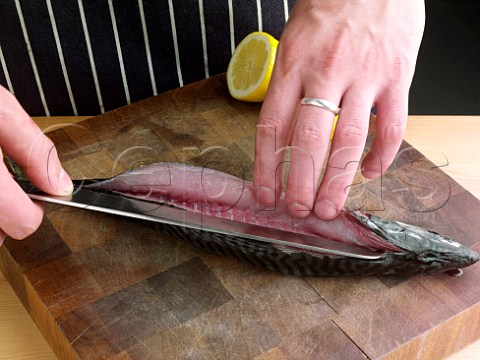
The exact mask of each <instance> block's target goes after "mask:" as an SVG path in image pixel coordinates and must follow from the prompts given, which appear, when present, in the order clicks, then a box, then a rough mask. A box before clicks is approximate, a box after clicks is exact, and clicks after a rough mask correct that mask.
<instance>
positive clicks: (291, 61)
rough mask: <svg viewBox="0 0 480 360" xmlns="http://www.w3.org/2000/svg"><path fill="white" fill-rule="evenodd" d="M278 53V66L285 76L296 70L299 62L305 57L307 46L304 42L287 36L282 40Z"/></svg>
mask: <svg viewBox="0 0 480 360" xmlns="http://www.w3.org/2000/svg"><path fill="white" fill-rule="evenodd" d="M278 55H279V62H278V66H277V68H278V69H279V71H281V73H282V75H283V76H285V75H287V74H290V73H292V72H294V71H296V69H297V68H298V66H299V63H300V62H302V60H303V58H304V57H305V48H304V45H303V43H302V42H300V41H296V40H295V39H290V37H287V38H286V39H285V40H284V41H283V42H280V45H279V49H278Z"/></svg>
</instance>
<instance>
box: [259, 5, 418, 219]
mask: <svg viewBox="0 0 480 360" xmlns="http://www.w3.org/2000/svg"><path fill="white" fill-rule="evenodd" d="M424 21H425V11H424V4H423V1H422V0H402V1H397V0H348V1H347V0H343V1H339V0H299V1H297V4H296V6H295V8H294V10H293V12H292V14H291V16H290V19H289V21H288V23H287V25H286V27H285V29H284V32H283V34H282V37H281V39H280V43H279V48H278V53H277V60H276V63H275V68H274V72H273V75H272V79H271V82H270V87H269V90H268V93H267V96H266V98H265V101H264V103H263V106H262V110H261V113H260V118H259V124H258V126H257V134H256V149H255V168H254V186H255V189H256V195H257V200H258V201H259V202H260V203H261V204H263V205H266V206H272V205H273V204H274V203H275V200H276V198H278V197H279V196H280V194H281V190H282V185H283V184H282V181H283V172H284V170H283V168H284V164H283V162H284V161H285V155H286V151H285V149H286V147H287V146H289V148H290V152H291V154H290V170H289V173H288V180H287V187H286V193H285V204H286V205H287V206H288V209H289V212H290V213H291V214H292V215H294V216H297V217H305V216H307V215H308V214H309V213H310V212H311V211H312V210H313V211H314V213H315V214H316V215H317V216H318V217H320V218H323V219H332V218H334V217H335V216H337V215H338V213H339V211H340V210H341V209H342V208H343V206H344V203H345V200H346V198H347V195H348V190H349V187H350V185H351V183H352V181H353V177H354V175H355V173H356V170H357V166H358V164H359V161H360V158H361V155H362V152H363V150H364V147H365V141H366V137H367V133H368V126H369V116H370V110H371V108H372V107H373V106H376V108H377V123H376V124H377V125H376V134H377V135H376V137H375V139H374V143H373V146H372V149H371V150H370V152H369V153H368V154H367V156H366V158H365V159H364V161H363V163H362V173H363V175H364V176H365V177H367V178H376V177H378V176H380V175H381V173H382V172H383V171H385V170H386V169H387V168H388V166H389V165H390V164H391V163H392V161H393V160H394V157H395V155H396V153H397V151H398V148H399V146H400V144H401V141H402V139H403V136H404V133H405V128H406V120H407V112H408V91H409V88H410V84H411V81H412V77H413V73H414V69H415V62H416V57H417V54H418V49H419V47H420V42H421V38H422V34H423V28H424ZM303 97H315V98H321V99H325V100H328V101H330V102H332V103H334V104H340V107H341V111H340V116H339V119H338V124H337V129H336V132H335V136H334V139H333V142H332V145H331V150H330V152H329V151H328V150H329V142H330V133H331V131H332V126H333V122H334V114H333V113H332V112H330V111H328V110H325V109H322V108H319V107H315V106H308V105H304V106H301V107H300V106H299V104H300V100H301V98H303ZM324 163H326V165H327V167H326V170H325V174H324V177H323V179H322V180H321V182H320V177H321V175H322V168H323V166H324Z"/></svg>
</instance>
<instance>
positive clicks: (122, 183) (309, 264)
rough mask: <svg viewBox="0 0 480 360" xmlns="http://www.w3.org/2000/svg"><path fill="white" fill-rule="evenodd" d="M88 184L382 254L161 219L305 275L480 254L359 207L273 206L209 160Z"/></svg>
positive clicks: (423, 267) (471, 258) (377, 271)
mask: <svg viewBox="0 0 480 360" xmlns="http://www.w3.org/2000/svg"><path fill="white" fill-rule="evenodd" d="M84 187H85V188H87V189H89V190H95V191H108V192H111V193H116V194H120V195H122V196H125V197H128V198H134V199H140V200H144V201H148V202H153V203H158V204H164V205H168V206H173V207H177V208H180V209H184V210H186V211H189V212H194V213H200V214H202V215H206V216H213V217H219V218H223V219H228V220H232V221H240V222H243V223H248V224H255V225H260V226H263V227H267V228H273V229H280V230H283V231H289V232H294V233H299V234H305V235H309V236H313V237H317V238H319V239H329V240H330V241H338V242H343V243H349V244H352V245H355V246H361V247H364V248H367V249H369V250H371V251H375V252H378V253H379V254H381V256H379V258H377V259H359V258H353V257H349V256H340V255H332V254H327V253H325V252H322V251H321V249H320V248H319V250H318V251H312V250H305V249H298V248H293V247H292V248H291V247H289V246H281V245H277V244H270V243H265V242H260V241H256V240H253V239H249V238H242V237H241V236H227V235H222V234H216V233H212V232H208V231H204V230H201V229H191V228H187V227H183V226H174V225H166V224H162V225H161V226H162V227H163V229H162V230H163V231H165V232H167V233H169V234H172V235H177V236H180V237H182V238H187V239H188V240H189V241H190V242H191V243H193V244H194V245H196V246H199V247H201V248H202V249H204V250H207V251H210V252H213V253H216V254H219V255H223V256H228V257H234V258H237V259H240V260H244V261H247V262H249V263H252V264H254V265H257V266H261V267H264V268H267V269H270V270H275V271H279V272H282V273H285V274H293V275H300V276H340V275H390V274H402V275H407V274H415V273H436V272H452V271H454V270H455V269H460V268H463V267H466V266H469V265H472V264H474V263H475V262H477V261H478V260H480V255H479V254H478V253H476V252H475V251H473V250H472V249H470V248H468V247H466V246H463V245H462V244H460V243H459V242H457V241H454V240H452V239H449V238H447V237H445V236H442V235H440V234H438V233H435V232H433V231H429V230H426V229H423V228H420V227H417V226H413V225H409V224H405V223H401V222H397V221H392V220H387V219H383V218H380V217H378V216H375V215H371V214H366V213H363V212H361V211H347V210H345V211H342V212H341V213H340V215H339V216H338V217H337V218H335V219H333V220H329V221H324V220H321V219H319V218H317V217H316V216H314V215H313V214H312V215H309V216H308V217H306V218H302V219H299V218H295V217H292V216H290V215H289V214H288V212H287V210H286V206H285V204H284V201H283V197H281V198H280V199H279V200H278V201H277V203H276V204H275V206H274V207H272V208H266V207H264V206H261V205H260V204H258V203H257V202H256V201H255V196H254V192H253V185H252V183H250V182H248V181H246V180H243V179H240V178H237V177H235V176H232V175H229V174H226V173H223V172H220V171H217V170H213V169H210V168H206V167H200V166H193V165H187V164H179V163H156V164H152V165H149V166H144V167H140V168H137V169H134V170H131V171H127V172H125V173H122V174H119V175H117V176H115V177H113V178H110V179H107V180H103V181H98V182H93V183H89V184H87V185H85V186H84Z"/></svg>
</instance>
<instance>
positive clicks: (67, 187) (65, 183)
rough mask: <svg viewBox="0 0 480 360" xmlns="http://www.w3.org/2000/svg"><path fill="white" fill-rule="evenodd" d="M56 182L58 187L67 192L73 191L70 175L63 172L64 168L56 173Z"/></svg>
mask: <svg viewBox="0 0 480 360" xmlns="http://www.w3.org/2000/svg"><path fill="white" fill-rule="evenodd" d="M58 184H59V185H60V188H61V189H62V190H63V191H64V192H65V193H67V194H70V193H71V192H72V191H73V183H72V180H71V179H70V176H68V174H67V173H66V172H65V170H63V169H62V170H61V171H60V174H59V175H58Z"/></svg>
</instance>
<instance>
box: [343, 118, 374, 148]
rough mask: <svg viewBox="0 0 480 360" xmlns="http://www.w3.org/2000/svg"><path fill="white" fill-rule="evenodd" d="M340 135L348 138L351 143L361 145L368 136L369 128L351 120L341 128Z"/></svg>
mask: <svg viewBox="0 0 480 360" xmlns="http://www.w3.org/2000/svg"><path fill="white" fill-rule="evenodd" d="M339 135H340V136H341V137H342V138H344V139H346V140H347V142H348V144H349V145H360V144H361V143H363V142H364V140H365V138H366V136H367V129H365V128H364V127H363V126H362V125H360V124H359V123H358V122H350V123H348V124H345V126H342V127H341V128H340V129H339Z"/></svg>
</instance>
